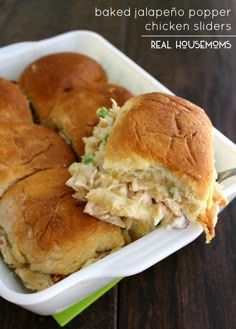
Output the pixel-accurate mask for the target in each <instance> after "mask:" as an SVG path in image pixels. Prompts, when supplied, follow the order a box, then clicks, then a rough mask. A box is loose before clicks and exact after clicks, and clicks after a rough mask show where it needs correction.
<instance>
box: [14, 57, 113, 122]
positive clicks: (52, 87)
mask: <svg viewBox="0 0 236 329" xmlns="http://www.w3.org/2000/svg"><path fill="white" fill-rule="evenodd" d="M106 81H107V76H106V73H105V71H104V70H103V68H102V67H101V65H100V64H98V63H97V62H96V61H95V60H93V59H92V58H90V57H88V56H86V55H83V54H79V53H73V52H63V53H56V54H50V55H46V56H43V57H41V58H39V59H38V60H36V61H34V62H33V63H31V64H30V65H28V66H27V67H26V68H25V70H24V71H23V73H22V74H21V77H20V79H19V85H20V87H21V88H22V90H23V91H24V93H25V94H26V95H27V97H28V98H29V100H30V101H31V103H32V105H33V108H34V110H35V112H36V113H37V115H38V117H39V119H40V121H41V123H42V124H43V125H46V126H47V118H48V115H49V113H50V111H51V109H52V108H53V106H54V105H55V103H56V101H57V99H58V97H59V96H60V95H61V93H63V92H67V91H69V90H71V89H73V88H75V87H78V86H85V85H87V84H88V83H94V82H95V83H101V82H106Z"/></svg>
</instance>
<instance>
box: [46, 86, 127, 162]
mask: <svg viewBox="0 0 236 329" xmlns="http://www.w3.org/2000/svg"><path fill="white" fill-rule="evenodd" d="M132 96H133V95H132V94H131V92H130V91H128V90H127V89H126V88H124V87H122V86H119V85H115V84H109V83H103V84H102V83H100V84H91V85H89V86H87V87H84V88H81V87H78V88H75V89H73V90H71V91H70V92H67V93H64V94H63V95H62V97H61V98H60V100H59V101H58V102H57V104H56V106H55V107H54V109H53V110H52V112H51V114H50V117H49V120H48V122H50V126H52V127H54V128H56V129H57V130H59V131H60V132H62V133H63V135H65V136H66V138H67V139H68V140H70V142H71V144H72V147H73V149H74V150H75V152H76V153H77V155H78V156H81V155H83V154H84V143H83V140H82V138H83V137H88V136H90V135H91V134H92V131H93V128H94V126H96V124H97V123H98V120H99V117H98V115H97V113H96V112H97V110H98V108H100V107H103V106H105V107H107V108H110V107H111V106H112V101H111V99H114V100H115V101H116V102H117V104H118V105H119V106H122V105H124V103H125V102H126V101H127V100H128V99H130V98H131V97H132Z"/></svg>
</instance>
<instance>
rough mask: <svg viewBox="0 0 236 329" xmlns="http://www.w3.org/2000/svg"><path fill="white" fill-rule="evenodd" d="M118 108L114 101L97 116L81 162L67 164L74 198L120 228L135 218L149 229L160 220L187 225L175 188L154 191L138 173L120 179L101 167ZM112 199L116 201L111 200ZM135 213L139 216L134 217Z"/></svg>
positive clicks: (90, 211) (175, 225)
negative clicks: (101, 114) (110, 106)
mask: <svg viewBox="0 0 236 329" xmlns="http://www.w3.org/2000/svg"><path fill="white" fill-rule="evenodd" d="M119 109H120V108H119V107H118V106H117V104H116V103H115V102H113V107H112V108H111V109H110V110H109V111H108V114H107V115H106V116H105V117H101V118H100V121H99V123H98V125H97V126H96V127H95V128H94V131H93V135H92V136H90V137H87V138H84V143H85V155H84V157H83V162H80V163H74V164H72V165H71V166H70V169H69V170H70V173H71V178H70V179H69V180H68V182H67V184H68V185H69V186H71V187H72V188H73V189H74V190H75V191H76V192H75V194H74V196H75V198H76V199H78V200H79V201H81V202H85V203H86V206H85V210H84V211H85V212H86V213H88V214H90V215H92V216H95V217H97V218H99V219H101V220H104V221H107V222H110V223H112V224H115V225H118V226H120V227H122V228H130V227H131V225H132V223H133V221H135V220H137V219H141V220H144V221H146V223H147V226H149V229H154V228H155V226H157V225H158V224H159V223H160V221H162V222H163V223H165V226H167V227H168V228H171V227H178V228H182V227H186V225H187V224H188V220H187V218H186V217H185V216H184V215H183V211H182V208H181V196H180V194H179V193H178V191H176V193H174V194H173V193H171V192H170V191H166V190H163V191H161V193H158V194H157V192H156V190H158V187H157V188H156V187H155V189H153V188H150V186H148V184H146V182H145V181H142V180H139V179H137V177H133V179H132V180H130V181H119V180H117V179H115V178H114V177H112V176H111V175H109V174H108V173H107V172H106V171H105V170H104V169H103V162H104V147H105V144H106V141H107V139H108V138H109V134H110V133H111V130H112V127H113V124H114V121H115V118H116V115H117V113H118V111H119ZM98 111H99V110H98ZM86 159H89V161H86ZM159 189H162V187H161V186H160V187H159ZM97 192H99V196H100V198H99V203H98V202H96V201H95V198H94V193H95V194H96V199H97V195H98V193H97ZM160 194H161V195H163V197H162V198H160ZM111 199H113V200H114V199H115V200H116V202H115V203H114V204H112V203H111ZM137 208H138V210H139V211H137ZM137 214H139V216H141V218H137Z"/></svg>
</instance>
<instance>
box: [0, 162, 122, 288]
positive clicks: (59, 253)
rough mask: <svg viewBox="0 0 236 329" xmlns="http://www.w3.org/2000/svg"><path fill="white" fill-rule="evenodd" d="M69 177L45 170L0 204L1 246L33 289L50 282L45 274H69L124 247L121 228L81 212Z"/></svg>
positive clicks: (12, 190)
mask: <svg viewBox="0 0 236 329" xmlns="http://www.w3.org/2000/svg"><path fill="white" fill-rule="evenodd" d="M68 178H69V173H68V171H67V169H65V168H54V169H48V170H44V171H41V172H38V173H36V174H34V175H31V176H30V177H28V178H25V179H23V180H22V181H19V182H17V183H16V184H14V186H12V187H11V188H10V189H9V190H8V191H7V192H6V193H5V194H4V196H3V197H2V199H1V200H0V228H2V231H1V230H0V248H1V250H2V253H3V255H4V258H5V261H6V262H7V263H8V264H9V265H11V266H12V267H13V268H17V273H18V274H19V275H20V276H21V277H22V279H23V280H25V283H26V285H27V286H28V287H30V288H31V289H36V290H41V289H43V288H45V287H47V286H48V285H50V284H52V282H51V281H50V277H48V276H47V275H51V274H56V275H62V276H64V275H68V274H70V273H72V272H74V271H76V270H78V269H80V268H81V267H82V266H83V265H84V264H85V263H86V262H87V261H92V260H93V259H96V258H100V257H101V255H102V253H104V252H105V253H106V252H110V251H112V250H114V249H116V248H120V247H121V246H122V245H123V244H124V239H123V236H122V234H121V230H120V228H118V227H116V226H114V225H111V224H109V223H105V222H102V221H100V220H98V219H95V218H93V217H91V216H89V215H87V214H85V213H83V207H82V206H81V205H78V204H76V203H75V202H76V201H75V199H74V198H73V197H72V192H73V191H72V189H71V188H69V187H68V186H66V184H65V182H66V180H67V179H68Z"/></svg>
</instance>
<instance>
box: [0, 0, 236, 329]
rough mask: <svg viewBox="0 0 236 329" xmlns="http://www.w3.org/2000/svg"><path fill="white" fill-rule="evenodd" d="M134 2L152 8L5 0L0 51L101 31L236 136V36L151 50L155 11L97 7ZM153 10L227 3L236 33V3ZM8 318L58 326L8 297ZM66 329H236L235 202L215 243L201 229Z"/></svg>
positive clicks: (18, 324) (159, 4)
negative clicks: (142, 14) (208, 44)
mask: <svg viewBox="0 0 236 329" xmlns="http://www.w3.org/2000/svg"><path fill="white" fill-rule="evenodd" d="M128 6H135V7H137V8H143V7H144V6H145V5H144V1H141V0H137V1H126V0H123V1H120V2H119V1H115V0H111V1H109V5H108V2H106V1H98V0H88V1H82V0H67V1H66V0H64V1H63V0H51V1H49V0H40V1H37V0H20V1H19V0H18V1H17V0H0V47H3V46H6V45H8V44H12V43H15V42H20V41H33V40H40V39H44V38H48V37H51V36H54V35H57V34H60V33H63V32H66V31H72V30H79V29H88V30H92V31H96V32H98V33H99V34H101V35H103V36H104V37H105V38H106V39H108V41H110V42H111V43H112V44H114V45H115V46H116V47H118V48H119V49H120V50H122V51H123V52H124V53H125V54H127V55H128V56H129V57H130V58H131V59H132V60H134V61H135V62H137V63H138V64H139V65H140V66H141V67H143V68H144V69H145V70H146V71H147V72H149V73H150V74H151V75H152V76H154V77H155V78H157V79H158V80H159V81H161V82H162V83H163V84H164V85H166V86H167V87H168V88H169V89H170V90H172V91H173V92H174V93H175V94H177V95H179V96H182V97H185V98H187V99H189V100H191V101H193V102H195V103H197V104H198V105H200V106H202V107H203V108H204V109H205V110H206V112H207V113H208V115H209V117H210V118H211V120H212V122H213V124H214V126H215V127H216V128H217V129H219V130H220V131H221V132H222V133H223V134H225V135H226V136H227V137H229V138H230V139H231V140H232V141H233V142H236V92H235V86H236V72H235V59H236V39H235V38H231V39H229V40H230V42H231V44H232V47H231V49H229V50H227V49H206V50H197V49H195V50H189V49H188V50H177V49H171V50H164V49H162V50H156V49H150V40H149V39H148V38H142V37H141V35H142V34H144V32H145V31H144V24H145V23H146V22H148V21H150V17H149V18H140V19H139V20H135V19H133V18H131V17H95V15H94V8H95V7H99V8H106V7H113V8H123V9H125V8H127V7H128ZM146 6H148V7H149V8H171V7H172V6H174V7H176V8H184V9H186V10H187V9H189V8H210V9H213V8H218V9H219V8H225V9H227V8H228V9H231V15H230V17H229V18H228V19H227V20H228V22H230V23H231V24H232V31H230V34H234V33H236V26H235V21H236V3H235V0H225V1H220V0H215V1H213V0H208V1H203V0H202V1H201V0H199V1H194V0H188V1H185V0H182V1H181V0H177V1H175V2H174V5H172V2H167V1H164V0H160V1H148V4H147V5H146ZM172 20H173V21H174V20H175V19H174V18H173V19H172ZM166 21H168V19H166ZM222 21H223V20H222ZM225 33H226V32H225ZM227 33H229V32H227ZM206 34H212V33H210V32H207V33H206ZM213 34H216V35H217V34H223V33H222V32H219V31H218V32H217V31H214V33H213ZM0 323H1V324H0V327H1V329H13V328H14V329H17V328H32V329H39V328H47V329H53V328H58V324H57V323H56V322H55V321H54V320H53V318H52V317H50V316H48V317H43V316H39V315H36V314H33V313H31V312H29V311H26V310H25V309H22V308H20V307H18V306H17V305H13V304H11V303H9V302H7V301H5V300H4V299H2V298H0ZM66 328H68V329H78V328H80V329H125V328H127V329H154V328H155V329H199V328H201V329H235V328H236V202H235V201H234V202H232V203H231V204H230V205H229V206H228V207H227V209H225V210H224V211H223V213H222V214H221V215H220V219H219V222H218V225H217V228H216V238H215V239H214V240H213V241H212V243H211V244H210V245H206V244H205V239H204V236H203V235H202V236H200V237H199V238H198V239H197V240H195V241H194V242H193V243H191V244H190V245H188V246H187V247H185V248H183V249H181V250H180V251H178V252H176V253H175V254H173V255H171V256H169V257H168V258H166V259H164V260H163V261H161V262H160V263H158V264H156V265H154V266H153V267H151V268H149V269H148V270H146V271H145V272H143V273H140V274H137V275H135V276H132V277H128V278H125V279H123V280H122V281H121V282H120V283H119V285H118V286H116V287H115V288H114V289H113V290H111V291H109V292H108V293H107V294H106V295H104V296H103V297H102V298H101V299H99V300H98V301H97V302H96V303H94V304H93V305H92V306H91V307H90V308H89V309H87V310H85V311H84V312H83V313H82V314H81V315H80V316H78V317H77V318H75V319H74V320H72V321H71V322H70V323H69V324H68V325H67V326H66Z"/></svg>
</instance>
